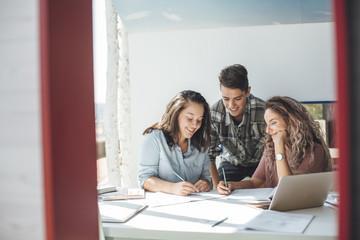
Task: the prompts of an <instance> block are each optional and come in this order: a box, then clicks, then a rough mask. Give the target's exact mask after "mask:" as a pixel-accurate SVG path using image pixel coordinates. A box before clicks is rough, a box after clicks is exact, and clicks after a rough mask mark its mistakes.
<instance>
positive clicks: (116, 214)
mask: <svg viewBox="0 0 360 240" xmlns="http://www.w3.org/2000/svg"><path fill="white" fill-rule="evenodd" d="M146 207H147V205H142V204H134V203H129V202H122V201H119V202H99V211H100V215H101V220H102V222H113V223H124V222H126V221H128V220H129V219H131V218H132V217H134V216H135V215H136V214H138V213H140V212H141V211H142V210H144V209H145V208H146Z"/></svg>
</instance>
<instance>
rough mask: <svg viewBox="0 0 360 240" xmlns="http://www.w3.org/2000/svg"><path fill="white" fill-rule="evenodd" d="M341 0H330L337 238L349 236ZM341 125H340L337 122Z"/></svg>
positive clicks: (344, 239)
mask: <svg viewBox="0 0 360 240" xmlns="http://www.w3.org/2000/svg"><path fill="white" fill-rule="evenodd" d="M345 4H346V3H345V1H344V0H334V1H333V6H334V15H335V33H336V56H337V57H336V60H337V62H336V64H337V100H338V107H337V114H336V122H337V129H338V131H337V133H338V134H337V146H339V151H340V158H339V164H338V167H339V178H338V186H339V193H340V206H339V219H338V223H339V239H340V240H347V239H350V231H351V229H350V228H349V226H350V224H349V219H350V211H351V208H350V206H351V205H350V204H351V202H350V191H349V186H350V185H349V184H350V182H349V178H350V171H349V159H350V148H349V146H350V142H349V127H348V126H349V125H350V124H349V122H350V121H349V110H348V106H349V100H348V96H349V95H348V69H347V67H348V63H347V57H348V56H347V28H346V26H347V22H346V15H345V14H346V12H345ZM340 125H341V126H340Z"/></svg>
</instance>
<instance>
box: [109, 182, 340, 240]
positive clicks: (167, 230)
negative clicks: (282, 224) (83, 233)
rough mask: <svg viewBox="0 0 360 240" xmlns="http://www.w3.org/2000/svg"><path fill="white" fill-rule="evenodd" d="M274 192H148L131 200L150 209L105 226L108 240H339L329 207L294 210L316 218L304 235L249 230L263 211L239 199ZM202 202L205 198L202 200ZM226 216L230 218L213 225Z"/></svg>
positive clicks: (334, 210) (335, 211)
mask: <svg viewBox="0 0 360 240" xmlns="http://www.w3.org/2000/svg"><path fill="white" fill-rule="evenodd" d="M270 192H271V189H257V190H243V191H241V192H235V193H234V194H232V195H230V196H228V197H220V196H219V195H218V194H217V193H215V192H210V193H207V194H204V195H201V196H191V197H178V196H174V195H167V194H163V193H146V199H141V200H129V201H127V202H130V203H133V204H147V205H149V207H148V208H147V209H146V210H144V211H143V212H141V213H140V214H138V215H136V216H135V217H134V218H132V219H130V220H129V221H128V222H126V223H103V229H104V234H105V236H106V239H164V240H165V239H167V240H168V239H179V240H180V239H181V240H183V239H186V238H189V239H234V238H243V239H289V237H291V239H292V240H296V239H336V238H337V224H336V221H337V210H336V209H334V208H330V207H327V206H323V207H319V208H311V209H302V210H296V211H291V212H295V213H305V214H311V215H314V216H315V218H314V219H313V221H312V222H311V224H310V225H309V226H308V227H307V228H306V230H305V232H304V233H303V234H295V233H290V234H289V233H274V232H271V233H270V232H260V231H249V230H245V229H244V224H245V223H246V222H248V221H249V220H251V219H252V218H253V217H255V216H256V215H258V214H259V213H260V212H261V211H263V210H261V209H258V208H254V207H250V206H248V205H246V204H240V203H239V197H240V198H244V197H249V198H250V199H251V198H256V199H264V196H268V194H269V193H270ZM199 199H202V200H200V201H199ZM224 217H228V219H227V220H226V221H225V222H223V223H221V224H219V225H217V226H216V227H211V225H212V224H213V223H214V222H215V221H218V220H220V219H223V218H224Z"/></svg>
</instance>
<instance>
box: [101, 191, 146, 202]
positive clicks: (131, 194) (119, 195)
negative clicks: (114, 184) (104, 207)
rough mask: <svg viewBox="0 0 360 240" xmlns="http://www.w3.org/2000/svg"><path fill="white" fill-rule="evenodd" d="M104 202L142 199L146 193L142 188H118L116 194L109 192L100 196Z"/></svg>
mask: <svg viewBox="0 0 360 240" xmlns="http://www.w3.org/2000/svg"><path fill="white" fill-rule="evenodd" d="M100 198H101V200H103V201H115V200H127V199H142V198H145V191H144V189H141V188H116V192H109V193H104V194H101V195H100Z"/></svg>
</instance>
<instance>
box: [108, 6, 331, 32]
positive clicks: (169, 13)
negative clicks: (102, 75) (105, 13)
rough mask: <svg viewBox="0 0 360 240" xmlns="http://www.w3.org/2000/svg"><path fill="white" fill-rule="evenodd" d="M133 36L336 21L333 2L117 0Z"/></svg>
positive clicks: (122, 17) (117, 7)
mask: <svg viewBox="0 0 360 240" xmlns="http://www.w3.org/2000/svg"><path fill="white" fill-rule="evenodd" d="M113 2H114V4H115V7H116V9H117V11H118V12H119V15H120V17H121V19H122V21H123V22H124V25H125V27H126V28H127V30H128V31H129V32H147V31H172V30H181V29H193V28H221V27H238V26H253V25H273V24H301V23H317V22H331V21H333V13H332V1H331V0H113Z"/></svg>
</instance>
